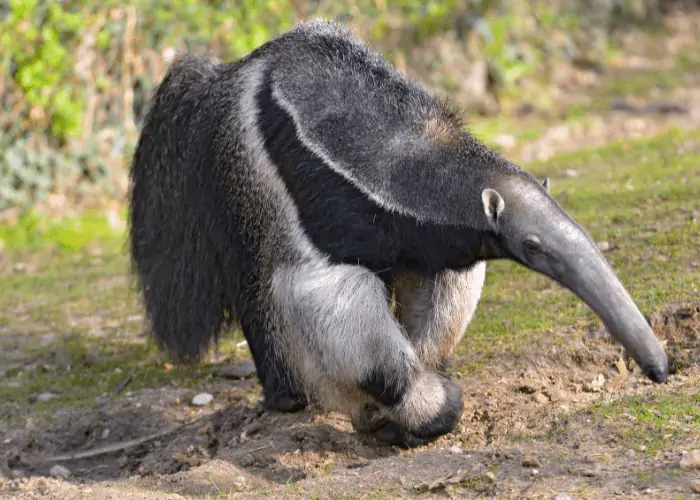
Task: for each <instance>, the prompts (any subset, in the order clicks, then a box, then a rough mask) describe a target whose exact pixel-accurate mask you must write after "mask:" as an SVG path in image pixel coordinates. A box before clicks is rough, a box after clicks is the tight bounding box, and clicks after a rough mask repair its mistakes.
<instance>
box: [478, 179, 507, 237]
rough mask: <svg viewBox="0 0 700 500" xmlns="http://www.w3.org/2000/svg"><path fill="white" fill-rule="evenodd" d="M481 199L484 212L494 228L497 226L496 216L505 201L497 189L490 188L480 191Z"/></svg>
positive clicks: (498, 214)
mask: <svg viewBox="0 0 700 500" xmlns="http://www.w3.org/2000/svg"><path fill="white" fill-rule="evenodd" d="M481 201H482V202H483V204H484V214H485V215H486V218H487V219H488V220H489V222H490V223H491V225H492V226H493V227H494V229H495V228H496V227H498V218H499V217H500V216H501V213H502V212H503V209H504V208H505V207H506V203H505V201H503V197H502V196H501V195H500V194H499V193H498V191H496V190H495V189H491V188H486V189H484V190H483V191H482V192H481Z"/></svg>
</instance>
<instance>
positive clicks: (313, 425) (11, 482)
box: [0, 303, 700, 498]
mask: <svg viewBox="0 0 700 500" xmlns="http://www.w3.org/2000/svg"><path fill="white" fill-rule="evenodd" d="M649 319H650V321H651V324H652V326H653V328H654V330H655V332H656V333H657V335H659V337H660V338H661V339H662V340H664V341H666V342H667V349H668V352H669V354H670V356H671V359H672V366H673V371H674V372H675V373H674V374H673V375H672V376H671V378H670V380H669V381H668V382H667V383H666V384H663V385H661V386H656V385H653V384H651V383H650V382H649V381H648V380H646V379H645V378H644V376H643V375H641V374H640V373H639V370H638V368H636V369H635V368H633V366H632V365H631V362H630V361H629V360H624V359H623V358H622V357H621V353H622V351H621V349H620V347H619V346H617V345H615V344H614V343H612V342H611V341H610V340H609V339H608V337H607V333H606V332H605V331H604V330H603V329H602V328H594V329H591V330H590V331H587V332H584V333H581V332H578V333H575V332H573V331H566V330H562V331H555V332H551V335H548V336H540V337H538V338H537V339H536V340H533V341H532V342H531V346H530V347H529V348H527V349H525V351H524V354H521V355H519V356H518V357H517V358H515V357H513V356H509V355H508V354H507V353H505V352H504V353H503V354H502V355H498V356H496V358H495V359H493V360H492V362H491V363H490V364H489V366H488V369H487V370H486V371H484V372H479V373H475V374H474V376H463V375H461V374H458V373H456V374H454V375H455V376H457V377H459V380H460V383H461V385H462V387H463V388H464V391H465V396H466V402H465V411H464V415H463V417H462V419H461V423H460V426H459V429H458V430H457V431H456V432H455V433H453V434H451V435H449V436H445V437H444V438H442V439H441V440H439V441H438V442H436V443H433V444H431V445H429V446H427V447H423V448H419V449H414V450H410V451H403V450H398V449H395V448H392V447H388V446H383V445H380V444H378V443H377V442H375V441H374V439H373V438H371V437H368V436H364V435H358V434H357V433H355V432H354V431H353V430H352V428H351V426H350V424H349V422H348V421H347V419H346V418H344V417H343V416H341V415H337V414H333V413H323V412H319V411H318V409H315V408H310V409H307V410H304V411H302V412H299V413H297V414H275V413H266V412H263V411H262V408H261V407H260V405H259V402H256V401H253V402H249V401H248V400H246V399H245V396H244V395H245V394H249V393H250V391H251V389H252V385H253V381H252V380H251V379H243V380H214V381H213V383H212V384H211V389H210V392H211V393H212V394H213V395H214V397H215V398H214V401H215V402H216V403H215V404H211V405H210V406H207V407H204V408H194V407H192V406H191V405H190V404H189V400H190V399H191V397H192V391H191V390H188V389H182V388H179V389H174V388H173V389H172V390H169V389H161V390H142V391H138V392H137V393H133V394H130V395H129V396H128V397H124V398H121V399H119V400H115V401H112V402H106V403H104V404H103V405H102V406H101V408H100V409H99V410H98V411H91V412H84V411H82V410H81V409H80V408H72V409H70V410H64V411H62V412H60V413H57V414H55V415H54V416H53V418H51V419H50V420H49V421H48V422H45V423H43V424H36V425H31V422H25V423H24V425H18V426H16V427H15V429H14V431H13V432H11V433H9V434H8V437H7V438H6V439H5V440H4V442H2V443H1V444H0V459H1V461H0V464H2V467H3V469H4V470H3V472H4V473H5V476H6V479H2V480H0V497H2V498H9V497H25V498H30V497H37V496H42V497H45V498H78V497H86V496H88V497H90V498H167V496H166V495H165V493H172V494H178V495H181V496H183V497H187V498H196V497H202V496H205V497H206V496H218V495H222V494H226V495H231V496H232V497H237V496H241V497H249V496H250V497H253V496H257V495H261V494H264V495H265V496H269V497H274V498H277V497H283V496H284V497H286V496H290V495H291V496H294V495H300V496H302V497H307V498H308V497H314V496H315V497H317V498H329V497H337V496H342V495H343V494H346V497H348V498H352V497H361V496H364V495H369V496H373V497H374V498H377V497H378V496H380V495H381V494H385V495H387V496H389V497H409V496H413V495H422V496H430V497H432V496H445V495H450V496H454V495H456V496H458V497H469V498H471V497H476V496H487V497H493V496H497V497H499V498H553V496H554V495H555V494H557V493H559V494H560V495H561V494H563V493H567V492H569V494H570V495H572V497H573V498H576V497H577V495H585V498H608V497H610V496H613V495H615V496H619V495H622V496H623V497H633V496H636V495H638V494H642V493H646V494H652V496H653V497H654V498H677V497H678V495H680V496H681V498H682V497H684V495H686V496H688V495H691V494H692V492H691V490H690V481H691V480H692V479H693V474H692V473H686V471H683V470H681V469H680V467H679V465H678V464H679V461H680V458H681V454H682V452H683V451H686V450H689V449H691V448H692V447H698V445H699V444H700V443H698V441H697V439H698V433H697V432H696V431H697V427H700V422H697V421H688V422H686V424H687V425H689V426H693V429H689V432H687V436H685V437H684V436H683V435H682V434H681V435H680V436H676V439H675V440H674V441H673V442H671V440H669V442H668V443H667V446H662V447H661V448H660V449H659V450H658V451H656V452H655V453H653V454H650V453H645V452H644V450H643V448H639V449H634V448H629V447H626V446H625V444H626V443H625V440H624V439H621V438H620V435H621V433H624V429H625V427H626V426H629V425H630V421H629V419H628V418H625V417H624V416H619V417H616V418H614V419H608V420H598V419H596V418H594V417H592V416H591V414H590V413H589V412H588V411H586V408H589V407H590V404H591V402H595V401H600V402H604V401H611V400H617V399H619V398H621V397H626V396H631V395H638V396H648V395H650V394H651V393H655V394H659V393H661V394H666V393H668V394H672V393H674V392H677V391H679V390H685V391H688V390H690V392H689V394H693V393H695V394H697V393H698V390H699V389H700V349H699V348H698V346H699V345H700V303H698V304H684V305H673V306H669V307H668V308H666V309H664V310H661V311H656V312H654V313H653V314H652V315H651V317H650V318H649ZM523 342H529V340H528V339H523ZM622 365H624V367H623V366H622ZM601 376H602V378H601ZM601 381H602V383H601ZM581 409H583V411H580V410H581ZM197 418H199V419H200V420H196V419H197ZM194 420H196V421H195V423H194V424H192V425H190V426H189V427H182V428H179V429H178V430H176V431H174V432H172V433H171V434H168V435H165V436H162V437H159V438H157V439H152V440H150V441H148V442H146V443H143V444H141V445H134V446H131V447H128V448H126V449H120V450H118V451H115V452H112V453H108V452H107V453H101V454H99V455H97V456H93V457H88V458H78V459H70V457H66V458H65V459H64V460H56V461H54V460H48V461H47V459H50V458H51V457H56V456H60V455H66V454H68V455H70V454H71V453H73V452H76V451H81V450H91V449H97V448H100V447H104V446H106V445H110V444H115V443H116V444H120V443H125V442H128V440H130V439H135V438H142V437H144V436H149V435H153V434H155V433H159V432H162V431H167V430H168V429H170V428H172V427H173V426H175V427H177V426H178V424H180V423H186V422H191V421H194ZM105 429H109V434H108V435H106V432H105ZM59 458H60V457H59ZM57 463H58V464H60V465H63V466H65V467H66V468H68V469H69V470H70V472H71V476H70V477H69V478H68V479H67V480H62V479H53V478H51V477H50V469H51V467H52V466H54V465H56V464H57ZM535 471H536V472H535ZM695 476H697V474H695ZM460 480H461V481H460ZM451 482H456V483H457V484H450V483H451ZM447 490H450V491H447ZM348 494H351V495H348Z"/></svg>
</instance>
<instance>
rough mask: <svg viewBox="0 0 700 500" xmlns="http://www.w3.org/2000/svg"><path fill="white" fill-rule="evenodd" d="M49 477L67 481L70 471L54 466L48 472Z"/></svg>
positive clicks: (60, 466)
mask: <svg viewBox="0 0 700 500" xmlns="http://www.w3.org/2000/svg"><path fill="white" fill-rule="evenodd" d="M49 474H51V477H57V478H59V479H68V478H69V477H70V471H69V470H68V469H67V468H65V467H64V466H62V465H54V466H53V467H51V470H50V471H49Z"/></svg>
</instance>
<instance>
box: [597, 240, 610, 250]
mask: <svg viewBox="0 0 700 500" xmlns="http://www.w3.org/2000/svg"><path fill="white" fill-rule="evenodd" d="M598 250H600V251H601V252H607V251H608V250H610V243H608V242H607V241H599V242H598Z"/></svg>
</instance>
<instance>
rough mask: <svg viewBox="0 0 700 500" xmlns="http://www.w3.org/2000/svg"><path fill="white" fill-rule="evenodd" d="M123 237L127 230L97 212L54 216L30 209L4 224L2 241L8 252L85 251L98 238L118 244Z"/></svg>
mask: <svg viewBox="0 0 700 500" xmlns="http://www.w3.org/2000/svg"><path fill="white" fill-rule="evenodd" d="M125 215H126V210H125V209H122V211H121V212H120V214H119V216H120V217H121V218H122V219H124V218H125ZM123 238H124V231H123V230H122V229H117V228H115V227H113V226H112V225H111V224H110V220H109V218H108V217H107V215H105V214H103V213H100V212H96V211H88V212H85V213H81V214H79V215H75V216H64V217H55V218H52V217H47V216H45V215H43V214H41V213H39V212H37V211H35V210H30V211H27V212H25V213H23V214H22V215H20V216H19V218H18V220H17V221H16V222H14V223H12V224H0V240H1V241H2V245H3V247H4V248H5V249H6V250H8V251H13V250H21V251H23V252H24V251H36V250H39V249H46V248H56V249H61V250H82V249H85V248H86V247H88V246H89V245H90V244H92V243H95V242H96V241H99V242H101V243H102V244H114V243H115V242H119V241H121V240H123Z"/></svg>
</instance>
